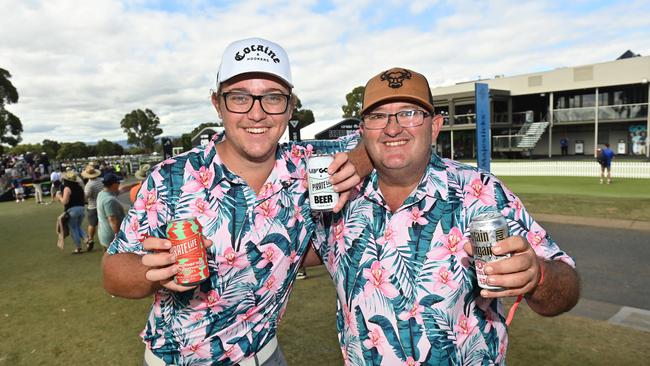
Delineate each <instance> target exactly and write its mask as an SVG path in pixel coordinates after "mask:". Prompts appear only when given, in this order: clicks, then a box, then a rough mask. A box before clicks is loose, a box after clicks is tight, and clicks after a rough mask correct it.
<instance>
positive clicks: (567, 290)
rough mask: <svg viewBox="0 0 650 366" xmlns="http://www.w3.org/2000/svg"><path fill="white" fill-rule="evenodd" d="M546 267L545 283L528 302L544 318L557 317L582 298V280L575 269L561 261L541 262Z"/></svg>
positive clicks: (530, 295)
mask: <svg viewBox="0 0 650 366" xmlns="http://www.w3.org/2000/svg"><path fill="white" fill-rule="evenodd" d="M540 265H541V266H543V267H544V281H543V282H542V284H540V285H539V286H537V288H535V290H534V291H533V292H532V293H529V294H528V295H526V302H527V303H528V306H530V308H531V309H533V311H535V312H536V313H537V314H540V315H543V316H555V315H559V314H562V313H564V312H566V311H569V310H571V309H572V308H573V307H574V306H575V305H576V303H577V302H578V299H579V298H580V278H579V277H578V273H577V272H576V270H575V269H573V268H572V267H571V266H569V265H568V264H566V263H564V262H560V261H553V260H552V261H546V260H545V261H540Z"/></svg>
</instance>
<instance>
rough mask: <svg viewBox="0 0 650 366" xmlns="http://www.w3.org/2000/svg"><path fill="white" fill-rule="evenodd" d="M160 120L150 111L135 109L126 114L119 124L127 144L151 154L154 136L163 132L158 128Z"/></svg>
mask: <svg viewBox="0 0 650 366" xmlns="http://www.w3.org/2000/svg"><path fill="white" fill-rule="evenodd" d="M159 124H160V119H159V118H158V116H156V114H155V113H153V112H152V111H151V110H150V109H145V110H144V111H143V110H142V109H136V110H134V111H132V112H131V113H128V114H126V115H125V116H124V118H123V119H122V122H120V126H121V127H122V129H123V130H124V132H125V133H126V135H127V137H128V142H129V144H134V145H138V146H139V147H141V148H142V149H144V151H145V152H152V151H153V148H154V144H155V143H156V136H158V135H160V134H161V133H162V132H163V131H162V129H160V128H158V125H159Z"/></svg>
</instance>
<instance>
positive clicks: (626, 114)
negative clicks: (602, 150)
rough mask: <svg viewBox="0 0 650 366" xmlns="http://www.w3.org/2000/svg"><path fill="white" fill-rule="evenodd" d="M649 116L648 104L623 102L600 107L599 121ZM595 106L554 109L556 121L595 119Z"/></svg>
mask: <svg viewBox="0 0 650 366" xmlns="http://www.w3.org/2000/svg"><path fill="white" fill-rule="evenodd" d="M647 117H648V104H647V103H638V104H621V105H607V106H601V107H598V120H599V121H616V120H632V119H645V118H647ZM595 119H596V108H595V107H584V108H567V109H556V110H554V111H553V120H554V121H555V123H562V122H582V121H594V120H595Z"/></svg>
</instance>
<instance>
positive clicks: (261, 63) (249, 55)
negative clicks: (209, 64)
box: [217, 38, 293, 88]
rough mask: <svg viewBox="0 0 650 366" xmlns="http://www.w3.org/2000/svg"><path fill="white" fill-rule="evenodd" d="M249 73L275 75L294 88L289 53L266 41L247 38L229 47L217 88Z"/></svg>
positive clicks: (225, 52)
mask: <svg viewBox="0 0 650 366" xmlns="http://www.w3.org/2000/svg"><path fill="white" fill-rule="evenodd" d="M248 72H261V73H265V74H269V75H273V76H275V77H278V78H280V79H281V80H282V81H284V82H285V83H287V85H289V87H290V88H293V83H292V82H291V66H290V65H289V56H287V52H286V51H285V50H284V49H283V48H282V47H280V45H279V44H277V43H273V42H271V41H267V40H266V39H262V38H247V39H242V40H240V41H235V42H233V43H231V44H230V45H228V47H226V50H225V51H224V52H223V56H222V58H221V65H220V66H219V71H218V73H217V88H219V85H220V84H221V83H223V82H224V81H226V80H228V79H230V78H232V77H234V76H237V75H241V74H245V73H248Z"/></svg>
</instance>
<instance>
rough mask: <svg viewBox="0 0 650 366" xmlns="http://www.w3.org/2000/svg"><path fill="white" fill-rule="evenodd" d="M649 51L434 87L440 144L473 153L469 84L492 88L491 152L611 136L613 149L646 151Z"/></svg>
mask: <svg viewBox="0 0 650 366" xmlns="http://www.w3.org/2000/svg"><path fill="white" fill-rule="evenodd" d="M648 80H650V57H640V56H636V55H634V54H633V53H631V52H630V51H628V52H626V53H625V54H624V55H622V56H621V58H619V59H618V60H616V61H611V62H603V63H598V64H592V65H584V66H576V67H562V68H558V69H555V70H552V71H547V72H540V73H531V74H525V75H517V76H511V77H498V76H497V77H495V78H494V79H487V80H477V81H472V82H466V83H459V84H456V85H452V86H443V87H436V88H433V89H432V93H433V98H434V104H435V108H436V112H437V113H442V114H443V115H445V116H446V117H448V118H445V124H444V126H443V128H442V131H441V133H440V135H439V137H438V141H437V145H438V151H439V153H441V154H442V155H443V156H445V157H451V156H452V155H453V156H454V157H457V158H474V157H475V156H476V153H475V149H476V147H475V146H476V142H475V139H476V125H475V114H474V111H475V110H476V109H475V105H474V84H475V83H477V82H480V83H486V84H488V86H489V88H490V103H491V105H490V110H491V128H492V152H493V155H497V154H500V153H501V154H505V155H509V156H516V155H521V154H522V152H523V153H524V154H525V155H528V154H531V155H538V156H549V157H550V156H553V155H560V153H561V148H560V140H561V139H562V138H566V139H567V140H568V141H569V149H568V154H569V155H580V154H585V155H591V154H594V153H595V149H596V147H600V146H601V145H602V144H605V143H609V144H610V145H611V147H612V149H613V150H614V152H616V153H617V154H628V155H639V156H646V157H650V149H648V141H647V135H648V130H649V129H650V114H649V113H648V105H649V103H650V100H649V99H648V98H649V96H650V92H649V89H650V83H648Z"/></svg>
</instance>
